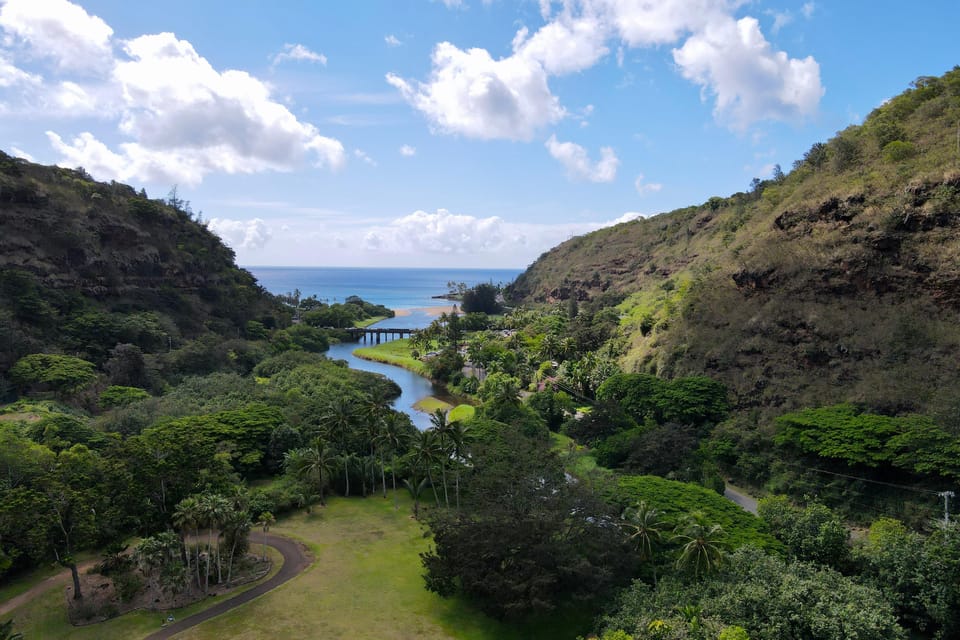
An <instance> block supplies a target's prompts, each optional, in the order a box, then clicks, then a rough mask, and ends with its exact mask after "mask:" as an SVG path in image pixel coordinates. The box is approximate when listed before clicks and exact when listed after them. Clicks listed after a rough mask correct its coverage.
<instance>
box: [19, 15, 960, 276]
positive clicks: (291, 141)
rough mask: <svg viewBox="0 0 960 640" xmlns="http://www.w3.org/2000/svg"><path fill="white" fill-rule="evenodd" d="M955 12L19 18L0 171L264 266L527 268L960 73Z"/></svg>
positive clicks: (754, 170) (698, 195)
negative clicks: (169, 219)
mask: <svg viewBox="0 0 960 640" xmlns="http://www.w3.org/2000/svg"><path fill="white" fill-rule="evenodd" d="M958 22H960V3H957V2H956V1H955V0H954V1H940V0H930V1H925V2H919V3H904V2H889V1H884V0H878V1H872V2H866V1H846V0H845V1H843V2H837V1H834V2H827V1H826V0H823V1H820V2H818V1H816V0H815V1H813V2H810V1H795V2H789V1H778V2H767V1H761V0H755V1H742V0H658V1H653V2H651V1H643V0H567V1H566V2H549V1H548V0H527V1H519V2H508V1H506V0H492V1H483V0H461V1H460V2H458V1H456V0H434V1H431V0H409V1H399V0H393V1H383V2H373V1H357V2H339V3H335V2H310V1H306V0H304V1H302V2H275V3H265V2H239V1H238V0H232V1H230V2H219V1H217V2H212V1H205V0H193V1H191V2H182V1H179V0H165V1H164V2H154V3H146V2H130V1H129V0H125V1H117V0H89V1H86V2H80V3H71V2H68V1H67V0H6V1H5V2H2V3H0V148H2V149H3V150H5V151H6V152H8V153H11V154H13V155H18V156H22V157H26V158H28V159H33V160H35V161H37V162H43V163H57V164H61V165H63V166H69V167H76V166H83V167H84V168H86V169H87V171H89V172H90V173H91V174H92V175H94V176H95V177H96V178H98V179H102V180H110V179H116V180H118V181H121V182H125V183H127V184H131V185H133V186H135V187H136V188H138V189H139V188H140V187H145V188H146V190H147V192H148V193H149V194H150V196H151V197H164V196H166V195H167V193H168V192H169V191H170V188H171V187H172V186H173V185H178V191H179V194H180V196H181V197H183V198H185V199H186V200H189V201H190V202H191V204H192V207H193V209H194V210H195V211H202V212H203V216H204V219H206V220H207V221H208V224H209V225H210V228H211V229H213V230H214V231H216V232H217V233H219V234H220V235H221V236H222V237H223V238H224V240H225V241H226V242H227V243H228V244H230V245H231V246H232V247H233V248H234V250H235V251H236V252H237V256H238V262H240V263H241V264H246V265H324V266H326V265H331V266H340V265H342V266H461V267H523V266H526V265H527V264H529V263H530V262H531V261H533V260H534V259H535V258H536V257H537V256H538V255H539V254H540V253H542V252H543V251H545V250H547V249H549V248H550V247H552V246H554V245H555V244H557V243H559V242H561V241H563V240H564V239H566V238H568V237H570V236H571V235H576V234H580V233H585V232H587V231H590V230H592V229H596V228H599V227H601V226H606V225H610V224H613V223H615V222H616V221H619V220H625V219H629V218H631V217H635V216H637V215H645V216H646V215H652V214H656V213H659V212H663V211H669V210H671V209H674V208H677V207H683V206H687V205H690V204H697V203H701V202H703V201H705V200H707V199H708V198H709V197H710V196H712V195H728V194H730V193H733V192H736V191H740V190H744V189H746V188H747V187H748V185H749V183H750V180H751V179H752V178H753V177H755V176H756V177H761V178H764V177H768V176H769V174H770V171H771V169H772V167H773V165H774V164H780V165H782V167H783V168H784V170H788V169H789V167H790V165H791V163H792V162H793V160H794V159H796V158H798V157H800V156H801V155H802V154H803V152H804V151H805V150H806V149H808V148H809V147H810V145H811V144H812V143H813V142H816V141H819V140H826V139H827V138H829V137H830V136H832V135H833V134H834V133H835V132H836V131H838V130H840V129H843V128H844V127H846V126H847V125H849V124H851V123H858V122H859V121H860V120H861V119H862V118H863V117H864V116H866V115H867V114H868V113H869V112H870V110H871V109H873V108H874V107H875V106H877V105H878V104H880V103H881V102H882V101H883V100H884V99H886V98H889V97H891V96H893V95H896V94H897V93H899V92H900V91H902V90H903V89H904V88H906V87H907V86H908V84H909V83H910V81H912V80H913V79H914V78H916V77H917V76H920V75H939V74H941V73H943V72H944V71H946V70H948V69H950V68H952V67H953V66H954V65H955V64H958V63H960V56H958V48H957V45H956V35H955V28H956V25H957V24H958Z"/></svg>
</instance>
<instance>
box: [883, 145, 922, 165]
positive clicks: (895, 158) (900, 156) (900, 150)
mask: <svg viewBox="0 0 960 640" xmlns="http://www.w3.org/2000/svg"><path fill="white" fill-rule="evenodd" d="M916 152H917V150H916V148H915V147H914V146H913V144H911V143H909V142H903V141H902V140H894V141H893V142H889V143H887V144H886V145H885V146H884V147H883V159H884V160H886V161H887V162H901V161H903V160H906V159H907V158H911V157H913V155H914V154H915V153H916Z"/></svg>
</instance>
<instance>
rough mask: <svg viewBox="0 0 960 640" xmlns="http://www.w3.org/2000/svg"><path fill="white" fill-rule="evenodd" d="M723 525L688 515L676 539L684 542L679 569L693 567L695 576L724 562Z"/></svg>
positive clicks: (679, 559) (678, 562)
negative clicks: (704, 521) (711, 523)
mask: <svg viewBox="0 0 960 640" xmlns="http://www.w3.org/2000/svg"><path fill="white" fill-rule="evenodd" d="M723 538H724V531H723V527H721V526H720V525H718V524H713V525H706V524H704V523H702V522H700V521H699V520H698V519H697V518H696V517H693V516H690V517H687V518H686V520H685V521H684V522H681V523H680V525H679V526H678V527H677V533H676V535H675V536H674V540H676V541H678V542H680V543H682V544H683V548H682V549H681V551H680V557H679V558H677V568H678V569H689V568H691V567H692V568H693V573H694V575H695V576H699V575H700V572H701V571H703V572H704V573H709V572H710V571H713V570H714V569H716V568H717V567H718V566H719V565H720V563H721V562H723V555H724V552H723V548H724V546H725V545H724V543H723Z"/></svg>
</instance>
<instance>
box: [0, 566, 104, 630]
mask: <svg viewBox="0 0 960 640" xmlns="http://www.w3.org/2000/svg"><path fill="white" fill-rule="evenodd" d="M95 564H97V561H96V560H88V561H87V562H81V563H80V564H78V565H77V571H79V572H80V573H83V572H84V571H86V570H87V569H89V568H90V567H92V566H93V565H95ZM69 583H70V569H64V570H63V571H61V572H60V573H57V574H55V575H52V576H50V577H49V578H47V579H46V580H43V581H41V582H38V583H37V584H35V585H33V586H32V587H30V588H29V589H27V590H26V591H24V592H23V593H21V594H20V595H18V596H14V597H13V598H10V599H9V600H7V601H6V602H0V616H3V615H5V614H6V613H8V612H10V611H13V610H14V609H16V608H17V607H19V606H20V605H22V604H26V603H27V602H30V601H31V600H33V599H34V598H35V597H37V596H38V595H40V594H41V593H44V592H46V591H48V590H49V589H52V588H53V587H56V586H58V585H61V584H69Z"/></svg>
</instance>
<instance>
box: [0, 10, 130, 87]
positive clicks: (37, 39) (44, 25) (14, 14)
mask: <svg viewBox="0 0 960 640" xmlns="http://www.w3.org/2000/svg"><path fill="white" fill-rule="evenodd" d="M0 27H2V28H3V30H4V32H6V34H7V36H8V39H7V40H8V44H13V43H14V42H16V43H19V44H21V45H23V46H24V47H25V49H26V51H27V52H29V54H30V55H32V56H34V57H37V58H47V59H52V60H53V61H54V62H55V63H56V65H57V67H58V68H59V69H60V70H69V71H95V72H103V71H107V70H109V68H110V66H111V65H112V57H113V54H112V46H111V43H110V38H111V36H112V35H113V29H111V28H110V27H109V26H108V25H107V23H105V22H104V21H103V20H101V19H100V18H98V17H97V16H91V15H90V14H89V13H87V12H86V11H85V10H84V9H83V8H82V7H80V6H78V5H76V4H73V3H72V2H67V0H7V2H6V3H5V4H4V5H3V7H2V8H0Z"/></svg>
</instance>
